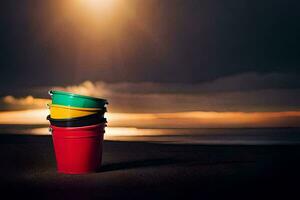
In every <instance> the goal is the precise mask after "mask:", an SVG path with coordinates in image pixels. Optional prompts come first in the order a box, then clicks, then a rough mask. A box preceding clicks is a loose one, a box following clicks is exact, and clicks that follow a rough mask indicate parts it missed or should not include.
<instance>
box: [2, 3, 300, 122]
mask: <svg viewBox="0 0 300 200" xmlns="http://www.w3.org/2000/svg"><path fill="white" fill-rule="evenodd" d="M299 5H300V3H298V2H297V1H276V0H275V1H274V0H272V1H268V0H267V1H258V0H254V1H253V0H252V1H245V0H229V1H226V2H224V1H221V0H206V1H203V0H198V1H196V0H172V1H171V0H163V1H162V0H145V1H139V0H128V1H122V0H86V1H84V0H72V1H71V0H60V1H59V0H45V1H38V0H24V1H16V0H10V1H6V0H5V1H1V3H0V44H1V45H0V74H1V78H0V97H1V99H0V103H1V104H0V123H9V122H10V120H11V119H13V118H7V117H8V116H14V117H15V116H16V115H19V116H22V114H24V112H28V110H30V111H31V115H30V114H29V116H35V118H34V120H33V118H32V120H31V121H32V123H42V120H41V119H43V122H44V118H41V116H43V115H44V110H45V103H46V102H47V100H46V99H45V98H49V96H48V94H47V91H48V90H49V89H53V88H56V89H61V90H67V91H71V92H76V93H81V94H87V95H93V96H100V97H104V98H107V99H108V100H109V102H110V105H109V111H110V114H111V117H112V119H114V120H115V121H114V123H113V124H115V125H116V126H119V125H122V126H129V125H130V126H139V125H141V126H164V127H169V126H171V127H174V126H178V124H181V125H180V126H188V127H189V126H190V127H198V126H199V127H220V126H221V127H222V126H226V127H245V126H246V127H247V126H250V127H256V126H257V127H264V126H268V127H269V126H272V127H273V126H276V127H277V126H298V125H299V124H300V123H299V122H300V118H299V113H300V101H299V99H300V67H299V64H300V57H299V52H300V51H299V50H300V49H299V48H300V40H299V32H300V23H299V19H300V16H299V10H298V8H299ZM38 110H39V111H38ZM37 112H39V114H37ZM33 113H35V114H33ZM124 114H127V115H126V116H125V117H124ZM153 115H154V118H153ZM165 115H167V116H165ZM241 115H242V118H243V117H244V118H243V119H244V121H243V120H238V119H239V117H241ZM258 115H259V116H258ZM132 116H134V117H136V118H137V119H138V118H139V117H140V118H143V117H144V118H145V116H147V117H146V118H145V122H143V123H141V124H136V123H133V124H132V123H131V122H128V120H127V121H126V117H129V118H130V117H132ZM181 116H186V117H185V119H182V117H181ZM122 117H123V118H122ZM220 117H221V119H222V120H221V121H220V120H219V119H220ZM1 119H2V121H1ZM4 119H5V120H4ZM30 119H31V118H30V117H29V118H28V120H29V121H27V122H26V123H31V121H30ZM118 119H119V120H121V119H123V121H122V120H121V121H122V122H120V121H118ZM151 119H152V120H154V119H155V120H154V121H155V122H157V124H156V125H155V124H151V123H150V124H149V123H148V120H151ZM254 119H255V120H254ZM257 119H259V120H258V121H257ZM206 120H208V121H206ZM209 120H211V121H209ZM37 121H38V122H37ZM172 121H173V123H171V122H172ZM179 122H180V123H179ZM223 122H224V123H225V122H226V123H225V125H224V123H223ZM22 123H25V122H22ZM45 123H46V122H45ZM182 124H185V125H182Z"/></svg>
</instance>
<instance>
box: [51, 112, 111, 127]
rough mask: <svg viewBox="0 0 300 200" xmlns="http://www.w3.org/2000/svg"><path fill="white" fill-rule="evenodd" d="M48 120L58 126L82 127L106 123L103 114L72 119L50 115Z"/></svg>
mask: <svg viewBox="0 0 300 200" xmlns="http://www.w3.org/2000/svg"><path fill="white" fill-rule="evenodd" d="M47 120H49V121H50V124H51V125H53V126H58V127H81V126H91V125H95V124H99V123H106V122H107V120H106V118H103V116H102V115H99V114H93V115H87V116H84V117H76V118H70V119H52V118H51V117H50V115H48V116H47Z"/></svg>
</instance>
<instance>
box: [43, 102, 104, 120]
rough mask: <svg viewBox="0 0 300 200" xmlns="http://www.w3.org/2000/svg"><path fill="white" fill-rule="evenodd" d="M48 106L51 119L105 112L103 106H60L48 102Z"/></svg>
mask: <svg viewBox="0 0 300 200" xmlns="http://www.w3.org/2000/svg"><path fill="white" fill-rule="evenodd" d="M48 107H49V109H50V116H51V118H52V119H69V118H76V117H83V116H87V115H92V114H96V113H103V115H104V112H106V110H105V108H104V109H97V108H77V107H70V106H61V105H56V104H48Z"/></svg>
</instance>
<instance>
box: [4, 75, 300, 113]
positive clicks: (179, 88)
mask: <svg viewBox="0 0 300 200" xmlns="http://www.w3.org/2000/svg"><path fill="white" fill-rule="evenodd" d="M296 80H299V76H297V75H290V74H289V75H288V74H267V75H261V74H255V73H250V74H249V73H248V74H240V75H235V76H231V77H225V78H224V77H223V78H219V79H216V80H214V81H208V82H205V83H198V84H191V83H190V84H187V83H185V84H182V83H157V82H156V83H150V82H140V83H127V82H123V83H105V82H94V83H93V82H90V81H86V82H84V83H82V84H79V85H73V86H68V87H49V88H32V89H30V90H29V89H28V90H27V92H25V91H24V90H19V91H17V90H16V91H15V94H19V95H21V94H23V95H24V96H25V95H26V96H27V95H28V94H31V95H32V96H34V97H35V98H32V97H26V98H21V99H19V98H14V97H11V96H6V97H4V98H3V99H2V100H1V101H0V110H19V109H29V108H30V109H32V108H41V109H43V108H45V105H46V102H47V100H43V99H38V98H41V97H43V98H45V97H46V98H49V96H48V95H47V93H46V91H48V90H50V89H51V88H54V89H59V90H66V91H70V92H74V93H80V94H84V95H91V96H96V97H102V98H107V99H108V100H109V102H110V105H109V111H110V112H129V113H132V112H139V113H140V112H142V113H158V112H183V111H217V112H227V111H240V112H262V111H268V112H269V111H296V110H300V104H299V99H300V86H299V85H297V84H294V86H293V87H290V85H293V83H297V82H296ZM29 91H30V93H29Z"/></svg>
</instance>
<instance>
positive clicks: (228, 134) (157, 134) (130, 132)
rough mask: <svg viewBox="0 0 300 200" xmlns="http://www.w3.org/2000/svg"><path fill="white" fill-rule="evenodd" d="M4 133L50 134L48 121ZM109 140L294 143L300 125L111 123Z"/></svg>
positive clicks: (299, 137)
mask: <svg viewBox="0 0 300 200" xmlns="http://www.w3.org/2000/svg"><path fill="white" fill-rule="evenodd" d="M0 134H14V135H36V136H42V135H50V132H49V128H48V127H47V126H45V125H0ZM104 138H105V140H112V141H140V142H151V143H167V144H205V145H276V144H279V145H280V144H284V145H288V144H289V145H293V144H300V128H196V129H195V128H191V129H189V128H184V129H178V128H173V129H172V128H168V129H166V128H163V129H159V128H155V129H151V128H134V127H107V128H106V133H105V137H104Z"/></svg>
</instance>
